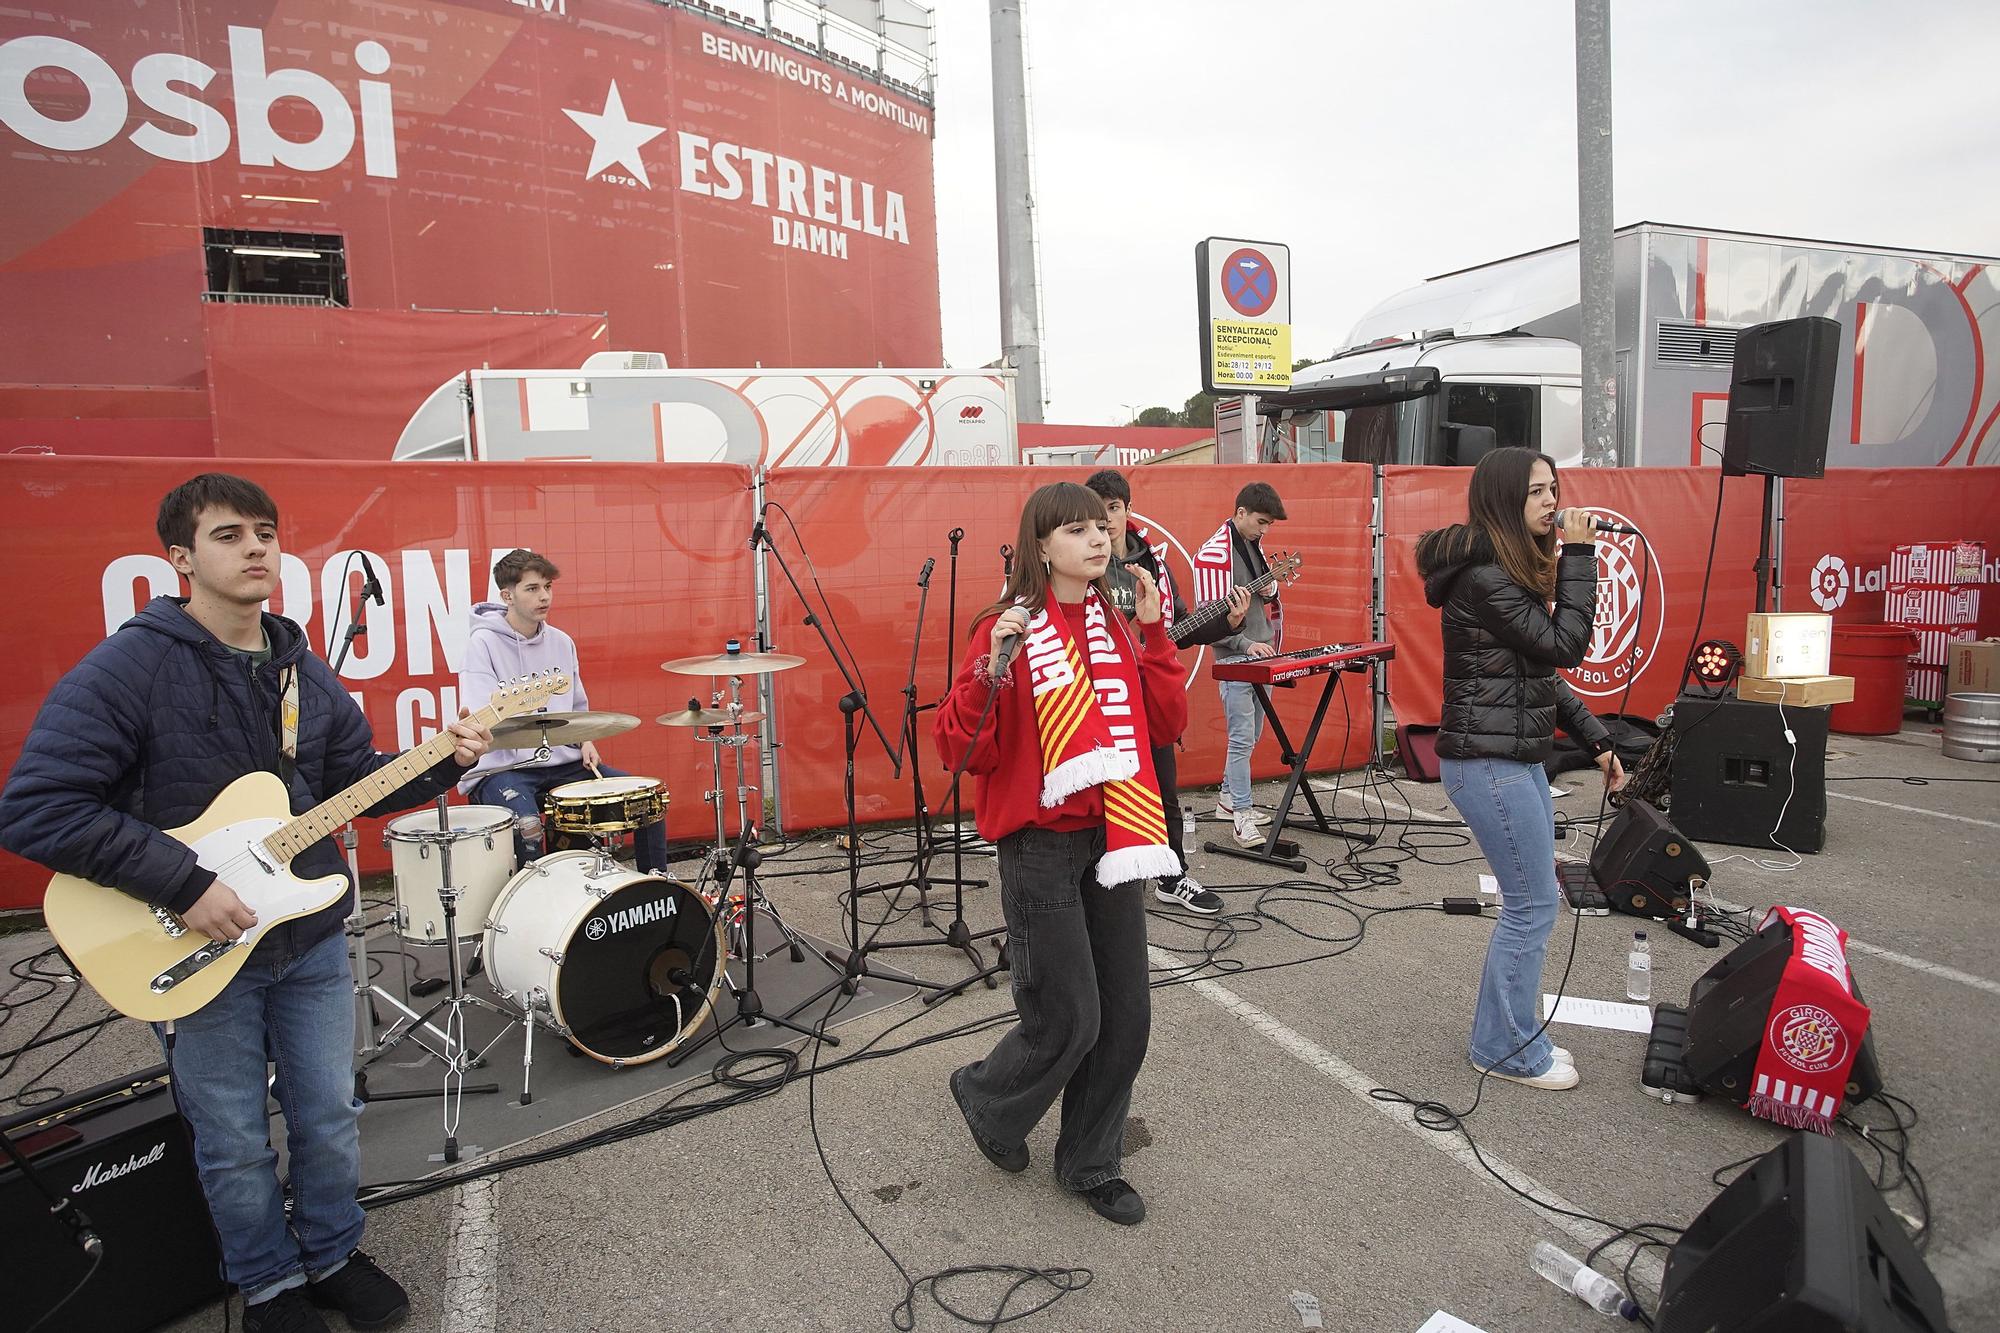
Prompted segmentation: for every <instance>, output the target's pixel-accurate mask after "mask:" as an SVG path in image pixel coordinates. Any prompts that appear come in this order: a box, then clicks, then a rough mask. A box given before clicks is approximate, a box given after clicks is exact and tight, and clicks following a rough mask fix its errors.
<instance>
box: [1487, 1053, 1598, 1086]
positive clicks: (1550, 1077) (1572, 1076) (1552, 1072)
mask: <svg viewBox="0 0 2000 1333" xmlns="http://www.w3.org/2000/svg"><path fill="white" fill-rule="evenodd" d="M1466 1059H1467V1060H1470V1061H1471V1064H1472V1067H1473V1068H1474V1069H1477V1070H1479V1072H1480V1073H1482V1074H1491V1075H1492V1076H1493V1077H1494V1078H1504V1079H1506V1080H1507V1081H1508V1082H1509V1083H1519V1084H1520V1085H1521V1086H1523V1087H1526V1088H1541V1089H1544V1090H1545V1091H1548V1092H1566V1091H1568V1090H1569V1089H1571V1088H1573V1087H1575V1086H1576V1085H1577V1084H1578V1083H1579V1082H1580V1081H1581V1080H1580V1079H1579V1078H1578V1076H1577V1072H1576V1066H1575V1065H1566V1064H1564V1063H1563V1062H1562V1061H1560V1060H1558V1061H1556V1062H1555V1063H1554V1064H1552V1065H1550V1066H1549V1068H1548V1072H1547V1073H1543V1074H1533V1075H1529V1074H1510V1073H1508V1072H1507V1071H1506V1070H1504V1069H1487V1068H1485V1067H1483V1066H1482V1065H1481V1064H1480V1063H1479V1062H1478V1061H1477V1060H1473V1059H1472V1057H1470V1056H1467V1057H1466Z"/></svg>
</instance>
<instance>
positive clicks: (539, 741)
mask: <svg viewBox="0 0 2000 1333" xmlns="http://www.w3.org/2000/svg"><path fill="white" fill-rule="evenodd" d="M638 725H639V719H638V718H636V717H633V716H632V715H631V714H630V713H598V712H574V713H521V714H519V715H517V716H515V717H510V718H505V719H503V720H502V721H500V722H498V723H496V724H494V727H493V748H494V749H496V750H526V749H534V750H536V751H538V752H539V754H540V757H542V758H547V757H548V755H547V752H548V751H549V750H551V749H553V748H554V747H555V746H558V745H581V744H583V743H584V742H585V741H602V740H609V739H610V738H611V737H613V736H622V735H624V734H625V733H626V732H628V731H631V730H632V729H633V728H635V727H637V726H638Z"/></svg>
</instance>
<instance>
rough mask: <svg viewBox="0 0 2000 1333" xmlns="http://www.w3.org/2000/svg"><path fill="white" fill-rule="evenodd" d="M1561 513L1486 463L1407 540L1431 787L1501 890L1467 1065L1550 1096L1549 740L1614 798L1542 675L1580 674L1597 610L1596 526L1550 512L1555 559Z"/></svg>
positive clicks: (1611, 759) (1528, 458) (1543, 460)
mask: <svg viewBox="0 0 2000 1333" xmlns="http://www.w3.org/2000/svg"><path fill="white" fill-rule="evenodd" d="M1561 499H1562V489H1561V483H1560V482H1558V480H1557V479H1556V468H1555V462H1554V460H1552V459H1551V458H1549V457H1548V456H1547V455H1546V454H1541V453H1537V452H1535V451H1534V450H1532V449H1495V450H1493V451H1492V452H1491V453H1489V454H1487V455H1486V456H1485V457H1484V458H1482V459H1480V460H1479V466H1478V467H1476V468H1474V469H1473V472H1472V484H1471V486H1470V487H1469V489H1468V492H1467V497H1466V500H1467V508H1468V510H1469V513H1468V516H1467V519H1466V521H1465V522H1464V523H1456V524H1453V525H1452V526H1450V527H1446V528H1438V529H1435V530H1433V531H1431V532H1427V533H1425V534H1424V535H1423V536H1422V537H1421V538H1420V539H1419V540H1418V542H1417V568H1418V570H1419V572H1421V573H1422V574H1423V576H1424V596H1425V597H1426V599H1427V600H1429V602H1430V604H1431V605H1432V606H1435V607H1438V608H1440V609H1441V611H1442V613H1443V620H1444V712H1443V715H1442V717H1441V719H1440V723H1439V727H1438V737H1437V753H1438V769H1439V775H1440V776H1441V777H1442V778H1443V779H1444V790H1445V795H1447V796H1449V797H1450V798H1451V803H1452V804H1453V805H1454V806H1456V807H1458V812H1459V814H1460V815H1462V816H1463V817H1464V819H1465V823H1466V827H1468V828H1470V829H1471V830H1472V836H1473V837H1474V838H1475V839H1477V840H1478V843H1479V850H1480V851H1481V852H1482V853H1484V854H1485V857H1486V860H1487V863H1488V864H1489V865H1491V866H1492V867H1493V877H1494V878H1495V879H1496V880H1498V881H1499V883H1500V903H1501V911H1500V920H1499V921H1498V923H1496V924H1495V925H1494V927H1493V939H1492V942H1491V943H1490V944H1488V945H1487V948H1486V967H1485V970H1484V972H1483V973H1482V975H1481V977H1480V980H1479V1001H1478V1004H1477V1006H1476V1008H1475V1009H1474V1011H1473V1018H1472V1043H1471V1048H1470V1049H1471V1055H1472V1063H1473V1064H1474V1066H1476V1067H1477V1068H1479V1069H1480V1070H1481V1071H1486V1072H1491V1073H1492V1074H1494V1075H1495V1076H1497V1077H1499V1078H1505V1079H1511V1080H1513V1081H1514V1082H1516V1083H1525V1084H1527V1085H1529V1086H1530V1087H1536V1088H1551V1089H1563V1088H1573V1087H1575V1086H1576V1084H1577V1072H1576V1065H1575V1062H1574V1061H1573V1060H1572V1059H1571V1058H1570V1054H1569V1052H1568V1051H1565V1050H1563V1049H1562V1048H1561V1047H1560V1046H1556V1045H1554V1044H1553V1043H1551V1042H1550V1041H1549V1039H1548V1037H1547V1035H1546V1034H1545V1033H1543V1032H1542V1031H1541V1027H1542V1024H1541V1023H1540V1022H1539V1021H1538V1020H1537V1018H1536V1011H1537V1008H1538V1006H1539V1003H1540V997H1541V994H1542V958H1543V954H1544V952H1545V951H1546V950H1547V948H1548V942H1549V932H1550V931H1552V930H1554V929H1555V923H1556V908H1557V903H1558V900H1559V897H1560V890H1559V889H1558V887H1557V884H1556V870H1555V866H1556V846H1555V806H1554V804H1553V803H1552V802H1551V801H1550V799H1549V784H1548V778H1547V775H1546V773H1545V771H1544V769H1543V767H1542V763H1543V761H1544V760H1546V759H1547V758H1548V757H1549V753H1550V751H1551V749H1552V748H1553V746H1554V740H1555V730H1556V728H1557V727H1558V726H1560V727H1561V728H1562V729H1563V731H1565V732H1567V733H1568V734H1569V735H1570V737H1571V738H1573V739H1574V740H1576V741H1578V742H1579V743H1581V744H1582V745H1584V746H1585V747H1587V748H1588V749H1589V750H1590V751H1591V753H1592V755H1593V756H1594V757H1595V760H1596V763H1597V766H1598V768H1600V769H1602V770H1603V772H1604V780H1605V782H1606V783H1608V784H1609V786H1610V788H1611V790H1613V791H1616V790H1618V788H1620V787H1622V786H1623V785H1624V784H1625V771H1624V769H1623V768H1622V767H1620V765H1619V763H1618V756H1617V755H1616V754H1615V753H1614V752H1613V751H1612V748H1611V738H1610V735H1609V733H1607V732H1606V730H1605V728H1604V724H1603V723H1602V722H1599V721H1598V720H1597V719H1596V718H1594V717H1592V716H1591V715H1590V710H1589V709H1587V708H1585V707H1584V706H1583V704H1582V703H1581V702H1579V701H1578V699H1577V697H1576V695H1575V694H1574V693H1572V692H1571V691H1570V688H1569V683H1568V682H1567V681H1565V680H1564V679H1563V678H1562V677H1561V676H1560V675H1558V674H1557V671H1558V670H1559V669H1560V668H1563V667H1573V666H1576V665H1578V664H1579V663H1581V662H1582V661H1583V658H1584V654H1585V652H1586V651H1587V650H1588V649H1589V647H1590V635H1591V627H1592V622H1593V618H1594V616H1595V614H1596V608H1597V548H1596V546H1595V545H1594V541H1595V537H1596V527H1597V521H1596V520H1595V519H1594V518H1592V517H1591V515H1589V514H1588V513H1586V512H1584V511H1582V510H1577V509H1572V510H1568V511H1566V512H1565V513H1563V515H1562V522H1561V525H1560V530H1561V533H1562V538H1563V544H1562V548H1561V553H1560V554H1558V553H1557V548H1556V533H1557V530H1558V524H1557V513H1558V510H1557V506H1558V505H1559V504H1560V503H1561ZM1551 602H1553V603H1554V609H1553V610H1551V609H1550V603H1551Z"/></svg>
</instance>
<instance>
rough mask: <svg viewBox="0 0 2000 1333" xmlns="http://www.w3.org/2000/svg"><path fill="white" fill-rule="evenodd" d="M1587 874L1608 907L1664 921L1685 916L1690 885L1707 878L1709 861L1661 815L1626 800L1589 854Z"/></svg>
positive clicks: (1650, 807)
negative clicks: (1605, 900) (1595, 884)
mask: <svg viewBox="0 0 2000 1333" xmlns="http://www.w3.org/2000/svg"><path fill="white" fill-rule="evenodd" d="M1590 873H1591V877H1592V878H1594V879H1595V880H1596V881H1597V887H1598V888H1600V889H1602V890H1604V896H1605V898H1606V899H1607V900H1608V901H1609V902H1610V904H1611V906H1612V907H1614V908H1616V909H1617V910H1619V911H1621V912H1629V913H1630V914H1631V915H1633V916H1643V917H1650V918H1652V919H1653V920H1655V921H1664V920H1666V919H1667V918H1668V917H1681V916H1686V915H1687V910H1688V898H1689V895H1690V894H1691V893H1692V892H1693V888H1692V881H1693V880H1694V879H1696V878H1697V877H1699V878H1701V879H1704V880H1705V879H1707V878H1708V859H1707V858H1706V857H1704V856H1703V855H1702V854H1701V849H1700V848H1698V847H1696V846H1695V845H1694V844H1693V843H1691V842H1689V841H1688V840H1687V839H1686V838H1684V837H1682V836H1681V834H1680V832H1679V830H1677V829H1675V828H1674V826H1673V825H1672V824H1670V823H1668V822H1667V817H1666V816H1665V815H1663V814H1661V813H1660V812H1659V811H1658V810H1656V809H1654V808H1653V807H1652V806H1650V805H1648V804H1647V803H1646V802H1644V801H1640V800H1629V801H1627V802H1625V805H1624V807H1623V808H1622V809H1620V810H1619V812H1618V817H1617V818H1616V819H1614V820H1612V821H1611V827H1610V828H1609V829H1607V830H1606V831H1605V833H1604V836H1603V837H1601V838H1599V839H1598V840H1597V846H1596V848H1595V849H1593V850H1592V852H1591V853H1590Z"/></svg>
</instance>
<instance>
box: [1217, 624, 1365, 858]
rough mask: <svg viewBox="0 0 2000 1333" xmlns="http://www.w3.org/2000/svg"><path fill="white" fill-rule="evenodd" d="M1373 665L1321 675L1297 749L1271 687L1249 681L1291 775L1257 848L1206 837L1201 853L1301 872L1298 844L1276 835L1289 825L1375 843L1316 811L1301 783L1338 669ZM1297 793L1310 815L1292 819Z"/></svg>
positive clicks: (1287, 683) (1289, 684)
mask: <svg viewBox="0 0 2000 1333" xmlns="http://www.w3.org/2000/svg"><path fill="white" fill-rule="evenodd" d="M1373 665H1374V664H1373V663H1371V662H1356V663H1354V664H1353V665H1351V666H1345V667H1340V668H1338V669H1336V670H1332V671H1329V672H1327V673H1326V684H1325V686H1323V687H1322V688H1321V690H1320V692H1319V704H1318V705H1317V706H1316V707H1315V708H1314V709H1313V715H1312V722H1311V723H1310V724H1309V725H1308V726H1307V727H1306V735H1305V744H1304V745H1303V746H1301V747H1300V748H1299V749H1297V750H1294V749H1293V748H1292V738H1291V737H1290V736H1289V735H1288V734H1286V731H1285V724H1284V722H1283V721H1282V720H1280V719H1279V717H1278V710H1277V709H1276V708H1274V707H1273V706H1272V705H1271V690H1270V687H1268V686H1265V685H1260V684H1257V683H1256V682H1254V681H1253V682H1251V685H1250V688H1251V689H1253V690H1255V691H1256V692H1257V706H1258V707H1259V708H1261V709H1263V710H1264V720H1265V721H1267V722H1269V723H1270V724H1271V734H1272V735H1273V736H1276V737H1277V738H1278V755H1279V757H1280V758H1281V759H1283V760H1284V761H1285V763H1286V764H1287V765H1289V766H1290V767H1291V774H1290V775H1289V776H1288V777H1287V778H1286V779H1285V793H1284V795H1283V796H1281V797H1279V798H1278V808H1277V811H1276V813H1275V814H1273V815H1272V817H1271V828H1270V832H1269V833H1267V834H1266V835H1265V837H1264V845H1263V846H1262V847H1239V846H1237V845H1236V843H1235V841H1234V840H1231V841H1229V842H1226V843H1225V842H1216V841H1214V840H1213V839H1210V840H1208V841H1204V842H1203V843H1202V845H1201V847H1202V850H1203V851H1205V852H1211V853H1213V854H1215V855H1217V856H1233V857H1236V858H1237V859H1238V860H1241V861H1258V862H1262V863H1263V864H1265V865H1274V866H1285V867H1287V868H1289V869H1292V870H1297V871H1304V870H1305V868H1306V858H1305V857H1303V856H1300V855H1299V845H1298V843H1296V842H1294V841H1292V840H1291V839H1290V838H1285V837H1280V836H1279V835H1280V834H1282V833H1283V832H1284V831H1285V830H1286V829H1288V828H1290V829H1298V830H1300V831H1301V832H1306V833H1326V834H1331V835H1332V836H1334V837H1336V838H1345V839H1347V840H1348V841H1349V842H1352V843H1359V844H1360V845H1362V846H1364V847H1372V846H1374V844H1375V835H1374V834H1372V833H1349V832H1348V831H1347V830H1346V829H1343V828H1340V827H1338V826H1337V825H1336V824H1335V823H1334V822H1333V821H1332V820H1331V819H1329V818H1328V817H1327V813H1326V811H1324V810H1322V809H1320V805H1319V798H1318V796H1317V795H1315V794H1314V792H1313V789H1312V784H1311V783H1310V782H1308V781H1306V763H1307V762H1308V761H1309V760H1310V759H1311V758H1312V751H1313V744H1314V743H1315V742H1316V741H1318V739H1319V729H1320V724H1322V723H1323V722H1325V721H1326V710H1327V705H1329V704H1331V703H1332V702H1333V692H1334V690H1335V689H1336V688H1337V687H1338V686H1339V684H1340V677H1341V675H1342V673H1343V672H1348V671H1355V672H1360V671H1367V670H1369V669H1370V668H1371V667H1372V666H1373ZM1296 684H1297V682H1296V681H1293V680H1284V681H1279V682H1278V688H1280V689H1291V688H1293V687H1294V686H1295V685H1296ZM1344 757H1345V756H1343V758H1344ZM1300 796H1304V797H1305V798H1306V807H1307V808H1308V809H1310V810H1311V811H1312V818H1311V819H1303V818H1301V819H1294V818H1292V817H1291V812H1292V802H1293V801H1295V800H1297V799H1298V798H1299V797H1300Z"/></svg>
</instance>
